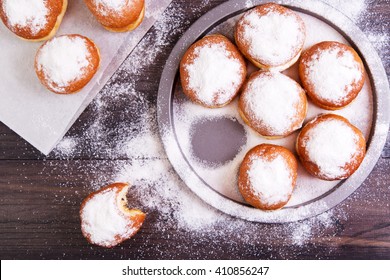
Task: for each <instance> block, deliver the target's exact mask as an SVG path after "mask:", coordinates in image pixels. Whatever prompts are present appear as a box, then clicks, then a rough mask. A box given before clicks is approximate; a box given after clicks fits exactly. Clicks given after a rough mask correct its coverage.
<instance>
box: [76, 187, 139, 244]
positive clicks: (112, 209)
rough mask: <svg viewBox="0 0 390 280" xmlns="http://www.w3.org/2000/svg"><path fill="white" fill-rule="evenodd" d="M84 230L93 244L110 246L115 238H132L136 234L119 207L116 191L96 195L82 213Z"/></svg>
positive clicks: (109, 190) (111, 190)
mask: <svg viewBox="0 0 390 280" xmlns="http://www.w3.org/2000/svg"><path fill="white" fill-rule="evenodd" d="M81 220H82V227H83V230H84V231H85V232H86V233H87V234H89V235H90V239H91V241H92V242H93V243H96V244H103V245H110V244H112V243H114V242H115V237H116V236H120V237H126V236H130V235H131V234H132V233H133V232H134V228H132V226H131V223H132V221H131V220H129V219H128V218H127V217H126V216H125V215H124V214H123V213H121V212H120V209H119V208H118V205H117V192H116V189H108V190H105V191H103V192H102V193H98V194H96V195H94V196H93V197H92V198H91V199H90V200H89V201H88V202H87V203H86V204H85V206H84V208H83V209H82V211H81Z"/></svg>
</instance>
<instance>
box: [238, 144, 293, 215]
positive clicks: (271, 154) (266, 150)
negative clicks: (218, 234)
mask: <svg viewBox="0 0 390 280" xmlns="http://www.w3.org/2000/svg"><path fill="white" fill-rule="evenodd" d="M253 156H257V157H262V158H263V159H265V160H269V161H270V160H273V159H274V158H275V157H276V156H282V157H283V158H284V159H285V160H286V163H287V166H288V167H289V170H290V174H291V176H292V184H291V192H290V195H289V196H288V198H287V199H286V200H283V201H282V200H281V201H280V202H278V203H274V204H269V203H267V202H266V201H262V199H261V197H259V196H258V195H257V194H256V193H255V191H254V189H253V187H252V186H251V184H250V180H249V176H248V170H249V168H250V165H251V158H252V157H253ZM297 176H298V162H297V160H296V158H295V156H294V155H293V154H292V153H291V152H290V151H289V150H287V149H286V148H284V147H282V146H277V145H271V144H260V145H258V146H255V147H254V148H252V149H251V150H249V152H248V153H247V154H246V155H245V157H244V160H243V161H242V163H241V165H240V169H239V172H238V189H239V191H240V193H241V195H242V196H243V198H244V199H245V201H246V202H248V203H249V204H250V205H252V206H253V207H255V208H258V209H262V210H276V209H280V208H282V207H283V206H284V205H286V204H287V202H288V201H289V200H290V198H291V194H292V191H293V189H294V187H295V185H296V181H297Z"/></svg>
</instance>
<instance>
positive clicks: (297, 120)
mask: <svg viewBox="0 0 390 280" xmlns="http://www.w3.org/2000/svg"><path fill="white" fill-rule="evenodd" d="M238 106H239V112H240V115H241V117H242V119H243V120H244V121H245V123H246V124H248V125H249V126H250V127H252V128H253V129H254V130H256V131H257V132H258V133H259V134H260V135H262V136H264V137H266V138H271V139H272V138H281V137H285V136H287V135H289V134H291V133H292V132H294V131H295V130H297V129H299V128H301V126H302V123H303V121H304V119H305V117H306V112H307V99H306V95H305V92H304V90H303V89H302V88H301V86H300V85H299V84H298V83H297V82H295V81H294V80H293V79H291V78H289V77H287V76H285V75H283V74H281V73H279V72H269V71H265V72H263V71H258V72H255V73H253V74H252V75H251V76H250V77H249V79H248V81H247V82H246V83H245V85H244V87H243V89H242V92H241V96H240V100H239V103H238Z"/></svg>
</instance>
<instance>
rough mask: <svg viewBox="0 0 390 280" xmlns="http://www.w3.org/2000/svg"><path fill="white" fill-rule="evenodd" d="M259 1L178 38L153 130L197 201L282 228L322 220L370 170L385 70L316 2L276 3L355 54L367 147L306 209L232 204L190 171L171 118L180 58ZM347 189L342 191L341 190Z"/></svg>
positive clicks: (357, 34)
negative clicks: (324, 28)
mask: <svg viewBox="0 0 390 280" xmlns="http://www.w3.org/2000/svg"><path fill="white" fill-rule="evenodd" d="M266 2H268V1H263V0H252V1H250V2H248V1H242V0H231V1H228V2H225V3H223V4H221V5H220V6H218V7H216V8H214V9H213V10H211V11H209V12H208V13H206V14H205V15H203V16H202V17H201V18H199V19H198V20H197V21H196V22H195V23H194V24H193V25H192V26H191V27H190V28H189V29H188V30H187V31H186V32H185V33H184V35H183V36H182V37H181V39H180V40H179V41H178V42H177V43H176V45H175V47H174V48H173V50H172V52H171V54H170V56H169V58H168V60H167V62H166V65H165V67H164V70H163V73H162V76H161V80H160V86H159V91H158V100H157V106H158V111H157V115H158V124H159V129H160V136H161V139H162V142H163V144H164V147H165V150H166V153H167V155H168V158H169V160H170V162H171V164H172V166H173V167H174V168H175V170H176V172H177V173H178V174H179V176H180V177H181V178H182V180H183V181H184V182H185V183H186V184H187V186H188V187H189V188H190V189H191V190H192V191H193V192H194V193H195V194H197V195H198V196H199V197H200V198H201V199H202V200H204V201H205V202H206V203H208V204H209V205H211V206H213V207H215V208H217V209H219V210H220V211H222V212H224V213H227V214H230V215H232V216H235V217H238V218H241V219H245V220H249V221H255V222H264V223H284V222H292V221H297V220H302V219H305V218H309V217H312V216H315V215H318V214H321V213H323V212H325V211H327V210H329V209H331V208H332V207H334V206H336V205H337V204H339V203H340V202H342V201H343V200H344V199H346V198H347V197H348V196H349V195H351V194H352V193H353V192H354V191H355V190H356V189H358V188H359V186H360V185H361V184H362V183H363V181H364V180H365V179H366V178H367V176H368V175H369V174H370V172H371V170H372V169H373V168H374V166H375V164H376V162H377V160H378V158H379V157H380V155H381V151H382V149H383V147H384V144H385V142H386V137H387V132H388V129H389V120H390V113H389V110H388V108H390V91H389V84H388V81H387V76H386V73H385V70H384V68H383V66H382V63H381V60H380V58H379V57H378V55H377V53H376V51H375V50H374V48H373V47H372V45H371V44H370V42H369V41H368V39H367V38H366V37H365V35H364V34H363V33H362V32H361V31H360V29H359V28H358V27H356V26H355V25H354V23H353V22H352V21H351V20H350V19H348V18H347V17H346V16H345V15H344V14H342V13H340V12H339V11H338V10H336V9H335V8H333V7H331V6H329V5H327V4H325V3H323V2H321V1H317V0H316V1H310V2H303V3H302V1H292V0H290V1H284V0H282V1H278V3H279V4H281V5H284V6H286V7H289V8H290V9H293V10H295V11H298V12H302V13H305V14H308V15H310V16H314V17H316V18H318V19H320V20H322V21H324V22H325V23H327V24H329V25H330V26H332V27H333V28H334V29H336V30H337V31H338V32H339V33H341V34H342V35H343V36H344V37H345V38H346V40H347V41H348V43H349V44H350V45H351V46H353V47H354V48H355V50H357V52H358V53H359V55H360V56H361V58H362V59H363V62H364V64H365V68H366V71H367V74H368V77H369V79H370V82H371V87H372V92H373V102H374V106H373V120H372V128H371V132H370V137H369V139H368V141H367V154H366V157H365V159H364V161H363V163H362V164H361V166H360V168H359V170H358V171H357V172H356V173H355V174H353V175H352V176H351V177H349V178H348V179H346V180H343V181H341V182H340V183H339V184H337V185H336V186H335V187H334V188H332V189H331V190H330V191H328V192H326V193H324V194H323V195H321V196H319V197H317V198H316V199H314V200H310V201H308V202H307V203H305V204H300V205H297V206H292V207H286V208H283V209H280V210H277V211H261V210H259V209H255V208H253V207H251V206H248V205H245V204H242V203H239V202H237V201H234V200H232V199H230V198H228V197H226V196H224V195H222V194H220V193H219V192H217V191H215V190H214V189H213V188H211V187H210V186H209V185H208V184H207V183H206V182H205V181H204V180H203V179H202V178H201V177H200V176H199V175H198V174H197V173H196V171H195V170H194V168H193V166H192V164H191V162H190V161H189V160H188V158H186V156H185V155H184V153H183V151H182V147H181V146H180V143H179V141H178V137H177V133H180V132H178V131H176V130H175V120H174V117H173V95H174V90H175V86H176V83H177V81H178V76H179V74H178V68H179V63H180V59H181V57H182V56H183V55H184V52H185V51H186V50H187V49H188V47H189V46H190V45H191V44H192V43H194V42H195V41H196V40H198V39H199V38H201V37H203V36H204V35H205V34H207V33H208V32H209V31H210V30H212V29H213V28H214V27H215V26H217V25H219V24H221V23H222V22H224V21H226V20H228V19H229V18H232V17H234V16H236V15H238V14H240V13H243V12H245V11H246V10H248V9H251V8H253V7H254V6H257V5H260V4H264V3H266ZM343 185H344V186H348V187H341V186H343Z"/></svg>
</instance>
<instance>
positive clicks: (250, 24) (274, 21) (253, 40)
mask: <svg viewBox="0 0 390 280" xmlns="http://www.w3.org/2000/svg"><path fill="white" fill-rule="evenodd" d="M242 24H243V25H244V30H243V34H242V35H239V36H240V38H241V39H242V40H244V41H245V42H247V43H248V45H249V54H250V55H251V56H253V57H254V58H255V59H256V60H258V61H260V62H262V63H263V64H268V65H272V66H278V65H283V64H285V63H287V62H288V61H290V60H291V59H292V58H293V57H295V56H296V54H297V53H298V50H299V49H300V48H301V46H302V45H303V41H304V38H305V32H304V30H302V27H301V25H300V22H299V21H298V20H297V18H296V17H295V16H293V15H291V14H288V15H281V14H279V13H277V12H276V11H275V10H273V9H270V10H269V11H267V14H266V15H264V16H260V15H259V14H258V13H257V12H256V10H252V11H250V12H248V14H246V15H245V16H244V18H243V23H242ZM241 36H242V37H241Z"/></svg>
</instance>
